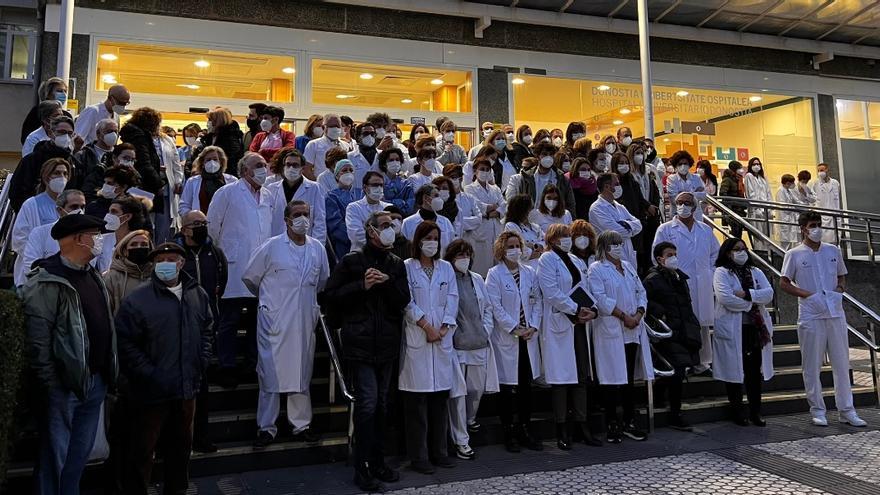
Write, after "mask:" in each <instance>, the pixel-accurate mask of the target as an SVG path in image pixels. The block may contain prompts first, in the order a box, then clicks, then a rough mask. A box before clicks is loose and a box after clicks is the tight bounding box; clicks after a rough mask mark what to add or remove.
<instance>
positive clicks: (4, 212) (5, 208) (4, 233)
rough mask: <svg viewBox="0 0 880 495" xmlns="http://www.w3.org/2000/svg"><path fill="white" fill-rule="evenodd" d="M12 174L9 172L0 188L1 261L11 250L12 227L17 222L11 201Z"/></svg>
mask: <svg viewBox="0 0 880 495" xmlns="http://www.w3.org/2000/svg"><path fill="white" fill-rule="evenodd" d="M12 175H13V174H11V173H10V174H8V175H7V176H6V180H5V181H4V182H3V188H2V189H0V205H2V206H0V261H2V260H5V259H6V255H7V254H8V253H9V251H10V247H11V246H10V245H11V244H12V240H11V239H12V227H13V225H14V224H15V217H16V214H15V210H13V209H12V203H11V202H10V201H9V190H10V184H12Z"/></svg>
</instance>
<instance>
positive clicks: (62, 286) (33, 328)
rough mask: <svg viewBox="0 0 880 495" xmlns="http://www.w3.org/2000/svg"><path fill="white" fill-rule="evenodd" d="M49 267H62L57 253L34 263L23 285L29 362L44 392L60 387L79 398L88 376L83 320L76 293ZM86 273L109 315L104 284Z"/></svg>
mask: <svg viewBox="0 0 880 495" xmlns="http://www.w3.org/2000/svg"><path fill="white" fill-rule="evenodd" d="M49 263H61V255H60V254H55V255H53V256H50V257H48V258H46V259H44V260H39V261H38V262H36V263H35V265H37V267H36V268H35V270H34V271H32V272H31V273H30V274H28V278H27V281H26V282H25V283H24V285H23V286H22V287H21V292H20V295H21V299H22V307H23V309H24V317H25V328H26V332H27V333H26V336H25V346H26V347H25V349H26V353H27V357H28V364H29V365H30V368H31V370H32V371H33V373H34V375H35V377H36V379H37V382H38V383H39V384H40V385H42V386H43V387H45V388H46V389H48V388H50V387H57V386H64V387H65V388H68V389H70V390H71V391H72V392H73V393H74V394H75V395H76V396H77V397H78V398H79V399H80V400H83V399H85V396H86V392H87V391H88V390H89V387H90V380H91V376H92V373H91V371H90V370H89V335H88V331H87V330H86V321H85V316H84V315H83V313H82V306H81V303H80V298H79V294H78V293H77V291H76V289H74V288H73V286H72V285H71V284H70V282H68V281H67V280H66V279H64V278H62V277H59V276H56V275H53V274H51V273H49V272H48V271H47V270H46V268H45V266H46V264H49ZM89 271H90V272H91V275H92V276H94V277H95V279H96V280H97V281H98V283H99V285H100V286H101V287H103V288H104V289H103V290H104V296H105V300H106V301H107V314H113V313H112V312H111V311H110V298H109V295H108V293H107V289H106V287H105V286H104V281H103V280H102V279H101V276H100V274H98V272H97V271H96V270H95V269H94V268H91V267H89ZM110 329H111V333H110V366H109V368H108V370H109V372H108V373H107V375H108V376H107V377H105V378H106V379H107V380H108V381H109V385H110V386H111V388H112V387H113V386H114V385H115V383H116V377H117V374H118V372H119V363H118V360H117V356H116V332H115V331H113V330H112V329H113V322H112V321H111V322H110Z"/></svg>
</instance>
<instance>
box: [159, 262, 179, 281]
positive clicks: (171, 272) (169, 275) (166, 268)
mask: <svg viewBox="0 0 880 495" xmlns="http://www.w3.org/2000/svg"><path fill="white" fill-rule="evenodd" d="M153 271H154V272H156V277H158V279H159V280H161V281H163V282H170V281H172V280H174V279H175V278H177V263H175V262H173V261H160V262H159V263H156V264H155V265H154V266H153Z"/></svg>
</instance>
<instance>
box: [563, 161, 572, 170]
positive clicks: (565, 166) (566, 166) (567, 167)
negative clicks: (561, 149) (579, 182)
mask: <svg viewBox="0 0 880 495" xmlns="http://www.w3.org/2000/svg"><path fill="white" fill-rule="evenodd" d="M569 170H571V162H562V171H563V172H568V171H569Z"/></svg>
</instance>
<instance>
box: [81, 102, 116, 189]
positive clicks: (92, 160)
mask: <svg viewBox="0 0 880 495" xmlns="http://www.w3.org/2000/svg"><path fill="white" fill-rule="evenodd" d="M77 123H79V121H77ZM118 140H119V124H117V123H116V121H115V120H113V119H102V120H99V121H98V123H97V124H95V140H94V141H88V142H87V144H86V145H85V146H83V147H82V149H81V150H79V151H77V152H76V153H74V154H73V161H74V165H75V166H76V173H77V181H76V183H75V184H73V186H74V187H82V185H83V180H84V179H85V178H86V177H88V176H89V174H91V173H92V172H94V170H95V169H96V168H100V169H101V171H100V172H99V173H100V174H102V173H103V172H104V170H107V169H108V168H110V167H112V166H113V148H114V147H115V146H116V141H118ZM93 192H94V191H89V193H93Z"/></svg>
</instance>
